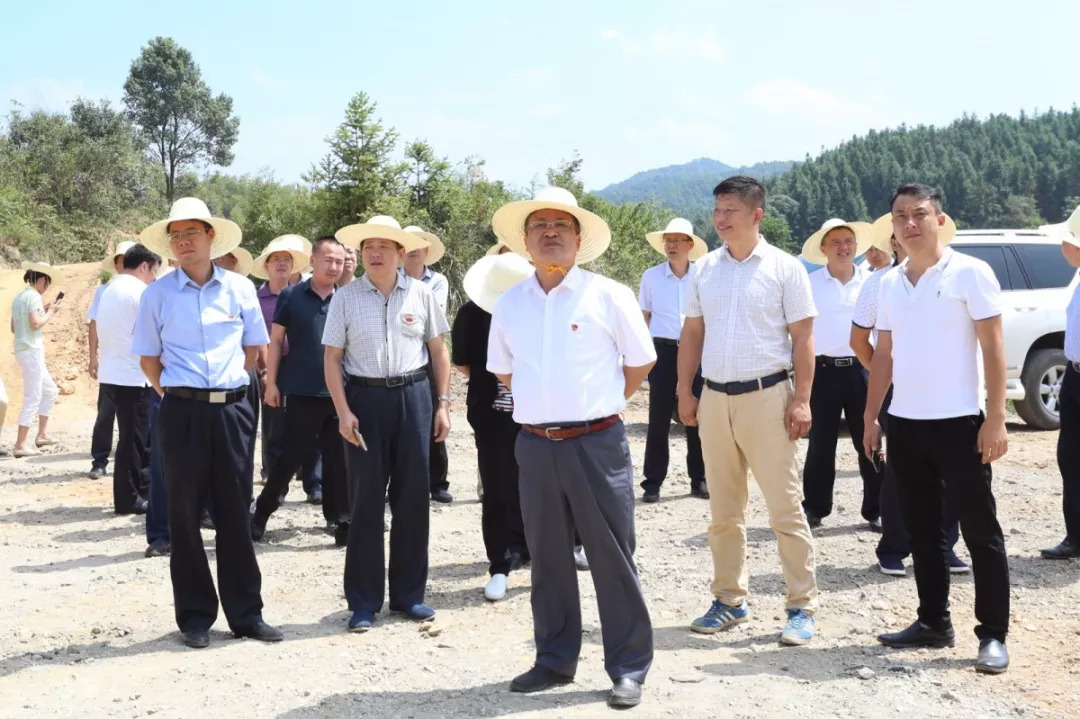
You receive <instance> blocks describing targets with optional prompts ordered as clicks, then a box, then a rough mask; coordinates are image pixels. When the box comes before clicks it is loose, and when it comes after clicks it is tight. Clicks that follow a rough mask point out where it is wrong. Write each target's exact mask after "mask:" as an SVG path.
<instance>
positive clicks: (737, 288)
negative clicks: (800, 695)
mask: <svg viewBox="0 0 1080 719" xmlns="http://www.w3.org/2000/svg"><path fill="white" fill-rule="evenodd" d="M713 196H714V197H715V198H716V204H715V208H714V209H713V225H714V226H715V227H716V233H717V235H718V236H719V237H720V239H721V240H723V242H724V246H723V247H721V248H720V249H718V250H714V251H713V252H710V253H709V254H708V255H707V256H706V257H705V259H703V260H701V262H700V265H701V266H700V267H699V268H698V271H697V274H696V276H695V279H694V283H693V285H692V286H691V290H690V295H689V297H688V298H687V301H686V307H685V312H686V321H685V322H684V323H683V330H682V339H681V341H680V345H679V415H680V416H681V417H682V421H683V423H684V424H687V425H695V424H699V423H700V426H701V440H702V441H701V447H702V453H703V455H704V458H705V476H706V478H707V479H708V483H709V497H710V499H709V502H710V507H709V508H710V510H711V514H712V524H710V525H709V548H710V549H711V550H712V558H713V582H712V587H711V589H712V594H713V597H714V600H715V601H713V603H712V606H711V607H710V608H709V610H708V611H707V612H706V613H705V615H704V616H702V617H699V618H697V619H695V620H694V621H693V623H692V624H691V629H693V630H694V631H696V632H702V633H707V634H711V633H714V632H718V631H721V630H723V629H727V628H729V627H731V626H733V625H735V624H739V623H741V622H745V621H747V620H748V619H749V616H750V611H749V609H748V608H747V605H746V597H747V594H748V592H749V586H748V577H747V572H746V525H745V522H746V518H745V513H746V500H747V490H748V487H747V482H748V480H747V469H749V470H750V471H752V472H753V473H754V479H755V480H757V483H758V486H759V487H760V488H761V493H762V495H763V496H764V497H765V505H766V506H767V507H768V510H769V524H770V526H771V527H772V529H773V531H774V532H775V533H776V539H777V544H778V546H779V549H780V564H781V566H782V567H783V570H784V581H785V582H786V583H787V590H788V591H787V604H786V609H787V623H786V624H785V625H784V628H783V630H782V632H781V635H780V641H781V642H782V643H785V644H805V643H807V642H809V641H810V640H811V639H812V638H813V636H814V618H813V613H814V610H815V608H816V606H817V593H818V589H817V579H816V578H815V576H814V546H813V539H812V537H811V536H810V527H808V526H807V524H806V515H805V514H803V509H802V505H801V503H800V502H801V500H802V491H801V485H800V483H799V469H798V462H797V460H796V458H795V449H796V448H795V442H796V440H798V439H799V438H800V437H804V436H805V435H806V433H807V432H808V431H809V429H810V388H811V386H812V384H813V381H814V340H813V336H812V332H813V324H814V319H813V318H814V315H816V314H817V311H816V310H815V309H814V299H813V296H812V295H811V292H810V280H809V279H808V277H807V274H806V271H805V270H804V269H803V267H802V265H801V264H800V263H799V261H798V260H797V259H795V258H794V257H792V256H791V255H789V254H787V253H786V252H784V251H783V250H781V249H779V248H776V247H773V246H772V245H770V244H769V243H768V242H766V240H765V238H764V237H762V236H761V235H760V234H758V228H759V226H760V223H761V218H762V217H763V216H764V214H765V188H764V187H763V186H762V184H761V183H760V182H758V181H757V180H755V179H753V178H750V177H740V176H736V177H729V178H728V179H726V180H724V181H723V182H721V183H720V184H719V185H717V186H716V188H715V189H714V190H713ZM793 365H794V371H795V386H794V387H792V384H791V381H790V379H789V377H790V373H791V371H792V366H793ZM699 366H700V367H701V374H702V375H703V376H704V378H705V390H704V391H703V392H702V395H701V401H700V406H699V402H698V399H697V398H696V397H694V395H693V393H692V392H691V386H692V382H693V378H694V374H695V373H696V372H697V371H698V367H699Z"/></svg>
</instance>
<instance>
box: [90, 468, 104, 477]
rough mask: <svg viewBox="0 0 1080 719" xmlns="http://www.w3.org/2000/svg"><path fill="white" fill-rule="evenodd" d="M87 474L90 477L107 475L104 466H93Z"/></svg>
mask: <svg viewBox="0 0 1080 719" xmlns="http://www.w3.org/2000/svg"><path fill="white" fill-rule="evenodd" d="M86 476H87V477H89V478H90V479H101V478H102V477H104V476H105V468H104V467H91V468H90V473H89V474H87V475H86Z"/></svg>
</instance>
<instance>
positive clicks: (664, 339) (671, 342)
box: [652, 337, 679, 347]
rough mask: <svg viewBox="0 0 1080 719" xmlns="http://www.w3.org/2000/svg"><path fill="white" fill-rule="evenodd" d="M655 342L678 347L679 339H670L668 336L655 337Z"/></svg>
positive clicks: (653, 339)
mask: <svg viewBox="0 0 1080 719" xmlns="http://www.w3.org/2000/svg"><path fill="white" fill-rule="evenodd" d="M652 341H653V344H658V345H667V346H668V347H678V346H679V340H669V339H668V338H667V337H653V338H652Z"/></svg>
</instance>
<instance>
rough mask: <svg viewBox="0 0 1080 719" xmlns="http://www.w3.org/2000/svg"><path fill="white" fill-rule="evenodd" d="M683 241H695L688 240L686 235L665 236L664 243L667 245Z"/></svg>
mask: <svg viewBox="0 0 1080 719" xmlns="http://www.w3.org/2000/svg"><path fill="white" fill-rule="evenodd" d="M683 242H693V240H688V239H686V238H685V237H665V238H664V244H665V245H678V244H681V243H683Z"/></svg>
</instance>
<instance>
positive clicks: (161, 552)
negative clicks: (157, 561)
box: [143, 539, 172, 557]
mask: <svg viewBox="0 0 1080 719" xmlns="http://www.w3.org/2000/svg"><path fill="white" fill-rule="evenodd" d="M171 549H172V548H171V547H170V546H169V540H167V539H155V540H154V541H153V542H151V543H150V544H148V545H146V551H145V552H143V556H144V557H167V556H169V552H170V551H171Z"/></svg>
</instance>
